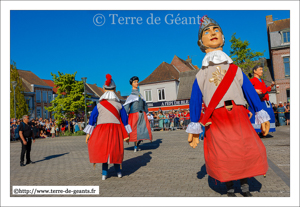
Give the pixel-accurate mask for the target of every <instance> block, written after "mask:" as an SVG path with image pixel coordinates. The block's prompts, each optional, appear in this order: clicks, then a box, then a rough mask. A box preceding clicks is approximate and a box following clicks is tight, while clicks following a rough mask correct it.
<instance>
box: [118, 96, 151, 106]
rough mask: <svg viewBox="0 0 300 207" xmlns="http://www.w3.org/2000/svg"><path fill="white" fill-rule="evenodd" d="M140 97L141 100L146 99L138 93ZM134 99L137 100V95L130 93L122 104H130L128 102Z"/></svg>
mask: <svg viewBox="0 0 300 207" xmlns="http://www.w3.org/2000/svg"><path fill="white" fill-rule="evenodd" d="M140 97H141V99H142V100H143V101H145V102H146V100H145V99H144V97H143V96H142V95H140ZM135 101H139V97H138V96H137V95H132V94H130V95H129V96H128V98H127V99H126V102H125V103H124V104H123V106H126V105H127V104H130V103H132V102H135Z"/></svg>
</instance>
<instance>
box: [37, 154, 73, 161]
mask: <svg viewBox="0 0 300 207" xmlns="http://www.w3.org/2000/svg"><path fill="white" fill-rule="evenodd" d="M66 154H69V152H66V153H63V154H56V155H50V156H47V157H44V159H42V160H38V161H35V163H37V162H43V161H45V160H51V159H53V158H58V157H61V156H64V155H66Z"/></svg>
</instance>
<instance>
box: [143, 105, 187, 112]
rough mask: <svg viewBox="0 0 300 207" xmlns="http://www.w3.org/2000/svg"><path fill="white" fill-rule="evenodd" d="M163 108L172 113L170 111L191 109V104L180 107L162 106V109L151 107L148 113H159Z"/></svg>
mask: <svg viewBox="0 0 300 207" xmlns="http://www.w3.org/2000/svg"><path fill="white" fill-rule="evenodd" d="M159 108H161V110H163V111H170V110H178V108H180V109H189V104H186V105H178V106H160V107H153V108H152V107H151V108H148V111H158V109H159Z"/></svg>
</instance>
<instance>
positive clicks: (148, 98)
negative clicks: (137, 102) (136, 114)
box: [144, 90, 152, 102]
mask: <svg viewBox="0 0 300 207" xmlns="http://www.w3.org/2000/svg"><path fill="white" fill-rule="evenodd" d="M144 92H145V98H146V101H147V102H148V101H152V91H151V90H145V91H144Z"/></svg>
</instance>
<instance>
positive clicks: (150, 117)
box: [147, 112, 153, 129]
mask: <svg viewBox="0 0 300 207" xmlns="http://www.w3.org/2000/svg"><path fill="white" fill-rule="evenodd" d="M147 118H148V120H149V122H150V127H151V129H153V115H152V114H151V113H150V112H148V114H147Z"/></svg>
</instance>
